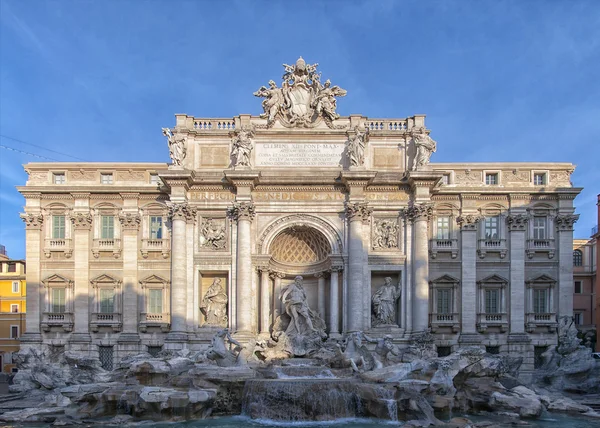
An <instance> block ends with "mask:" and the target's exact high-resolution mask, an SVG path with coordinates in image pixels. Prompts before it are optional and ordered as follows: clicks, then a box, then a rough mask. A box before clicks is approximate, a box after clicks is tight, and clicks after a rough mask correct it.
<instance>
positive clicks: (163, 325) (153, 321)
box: [140, 313, 171, 333]
mask: <svg viewBox="0 0 600 428" xmlns="http://www.w3.org/2000/svg"><path fill="white" fill-rule="evenodd" d="M150 327H158V328H160V329H161V331H163V332H167V331H169V329H170V328H171V314H169V313H142V314H140V331H141V332H142V333H145V332H146V331H147V330H148V328H150Z"/></svg>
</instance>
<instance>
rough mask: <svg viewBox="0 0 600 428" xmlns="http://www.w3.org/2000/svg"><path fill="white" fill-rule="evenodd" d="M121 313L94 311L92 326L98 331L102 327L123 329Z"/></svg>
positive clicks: (115, 329)
mask: <svg viewBox="0 0 600 428" xmlns="http://www.w3.org/2000/svg"><path fill="white" fill-rule="evenodd" d="M121 325H122V324H121V314H119V313H93V314H92V320H91V322H90V328H91V330H92V331H93V332H97V331H98V330H99V329H100V327H110V328H112V329H113V331H120V330H121Z"/></svg>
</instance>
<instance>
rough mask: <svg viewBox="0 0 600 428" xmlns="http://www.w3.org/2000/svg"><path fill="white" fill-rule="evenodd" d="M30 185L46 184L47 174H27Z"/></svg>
mask: <svg viewBox="0 0 600 428" xmlns="http://www.w3.org/2000/svg"><path fill="white" fill-rule="evenodd" d="M28 181H29V182H30V183H47V182H48V173H47V172H46V171H43V172H37V171H36V172H32V173H30V174H29V180H28Z"/></svg>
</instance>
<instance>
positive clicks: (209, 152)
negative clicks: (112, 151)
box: [200, 146, 229, 168]
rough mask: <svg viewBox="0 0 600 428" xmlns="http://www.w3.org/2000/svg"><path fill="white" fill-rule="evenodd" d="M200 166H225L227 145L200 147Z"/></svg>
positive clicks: (227, 151)
mask: <svg viewBox="0 0 600 428" xmlns="http://www.w3.org/2000/svg"><path fill="white" fill-rule="evenodd" d="M200 166H204V167H219V168H227V167H228V166H229V146H213V147H200Z"/></svg>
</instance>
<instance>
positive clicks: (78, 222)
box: [70, 212, 92, 230]
mask: <svg viewBox="0 0 600 428" xmlns="http://www.w3.org/2000/svg"><path fill="white" fill-rule="evenodd" d="M70 219H71V223H73V227H74V228H75V229H80V230H89V229H91V228H92V216H91V214H90V213H81V212H78V213H72V214H71V217H70Z"/></svg>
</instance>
